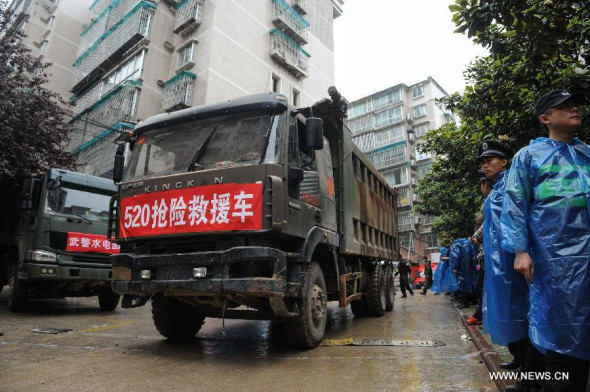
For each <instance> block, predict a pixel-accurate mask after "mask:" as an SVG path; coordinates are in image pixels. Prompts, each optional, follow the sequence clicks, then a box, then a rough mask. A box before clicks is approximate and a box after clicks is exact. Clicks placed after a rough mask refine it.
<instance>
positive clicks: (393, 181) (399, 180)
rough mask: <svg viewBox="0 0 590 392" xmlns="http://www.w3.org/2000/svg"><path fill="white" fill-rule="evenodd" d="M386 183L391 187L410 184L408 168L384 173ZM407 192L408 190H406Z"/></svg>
mask: <svg viewBox="0 0 590 392" xmlns="http://www.w3.org/2000/svg"><path fill="white" fill-rule="evenodd" d="M383 177H385V181H387V183H388V184H389V185H391V186H396V185H402V184H407V183H408V168H406V167H401V168H399V169H395V170H392V171H390V172H387V173H383ZM406 190H407V188H406Z"/></svg>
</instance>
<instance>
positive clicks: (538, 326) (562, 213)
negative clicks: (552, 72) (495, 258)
mask: <svg viewBox="0 0 590 392" xmlns="http://www.w3.org/2000/svg"><path fill="white" fill-rule="evenodd" d="M580 103H583V97H581V96H579V95H576V94H572V93H571V92H570V91H568V90H553V91H551V92H549V93H547V94H544V95H542V96H541V97H540V98H539V99H538V101H537V103H536V104H535V111H536V112H537V115H538V116H539V121H540V122H541V124H542V125H543V127H544V128H545V129H547V130H548V131H549V137H548V138H547V137H540V138H537V139H535V140H533V141H531V143H530V144H529V145H528V146H527V147H524V148H522V149H521V150H520V151H519V152H518V153H517V154H516V156H515V157H514V160H513V163H512V169H511V170H510V175H509V176H508V181H507V184H506V191H505V196H504V204H503V207H502V232H503V235H502V247H503V248H504V249H505V250H506V251H508V252H514V253H515V254H516V259H515V262H514V268H515V270H516V271H518V272H519V273H521V274H523V275H524V276H525V277H526V279H527V280H528V281H529V282H531V283H532V285H531V291H530V308H531V310H530V315H529V331H528V333H529V336H530V338H531V341H532V342H533V343H534V344H536V345H537V346H539V347H542V348H544V349H546V356H545V367H546V371H549V372H551V374H552V375H553V376H556V375H560V374H561V373H557V372H567V375H568V380H563V379H558V378H557V377H554V378H553V379H552V380H550V381H545V386H544V389H543V390H544V391H585V390H586V384H587V382H588V370H589V361H590V203H589V202H588V200H589V199H590V147H589V146H588V145H586V144H585V143H583V142H582V141H580V140H579V139H578V138H576V137H575V135H576V132H577V131H578V129H579V128H580V126H581V124H582V117H581V113H580V109H579V107H578V105H579V104H580ZM484 243H485V240H484Z"/></svg>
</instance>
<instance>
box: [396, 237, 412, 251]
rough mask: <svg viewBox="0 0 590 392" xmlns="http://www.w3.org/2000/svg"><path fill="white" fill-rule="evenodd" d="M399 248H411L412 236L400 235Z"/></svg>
mask: <svg viewBox="0 0 590 392" xmlns="http://www.w3.org/2000/svg"><path fill="white" fill-rule="evenodd" d="M399 246H403V247H404V248H406V249H407V248H409V247H410V234H400V236H399Z"/></svg>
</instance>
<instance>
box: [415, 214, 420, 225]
mask: <svg viewBox="0 0 590 392" xmlns="http://www.w3.org/2000/svg"><path fill="white" fill-rule="evenodd" d="M414 224H415V225H419V224H420V217H419V216H415V217H414Z"/></svg>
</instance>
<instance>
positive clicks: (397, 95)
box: [372, 88, 402, 110]
mask: <svg viewBox="0 0 590 392" xmlns="http://www.w3.org/2000/svg"><path fill="white" fill-rule="evenodd" d="M401 99H402V90H401V89H399V88H398V89H395V90H394V91H388V92H383V93H379V94H377V95H375V96H373V100H372V101H373V110H377V109H379V108H382V107H384V106H387V105H391V104H394V103H396V102H399V101H401Z"/></svg>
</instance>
